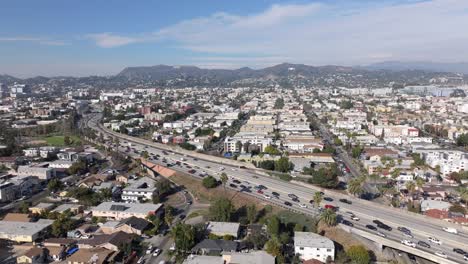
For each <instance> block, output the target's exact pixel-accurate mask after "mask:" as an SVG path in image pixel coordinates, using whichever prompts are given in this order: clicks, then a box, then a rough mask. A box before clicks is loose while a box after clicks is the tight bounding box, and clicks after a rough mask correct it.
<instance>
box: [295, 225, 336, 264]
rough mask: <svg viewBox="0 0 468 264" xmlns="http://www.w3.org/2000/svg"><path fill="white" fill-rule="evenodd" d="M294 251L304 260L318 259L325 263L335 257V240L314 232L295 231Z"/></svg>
mask: <svg viewBox="0 0 468 264" xmlns="http://www.w3.org/2000/svg"><path fill="white" fill-rule="evenodd" d="M294 252H295V253H296V254H299V256H300V258H301V259H302V260H311V259H316V260H319V261H321V262H323V263H325V262H327V260H331V261H333V260H334V259H335V245H334V244H333V241H331V240H330V239H328V238H326V237H324V236H321V235H318V234H315V233H312V232H294Z"/></svg>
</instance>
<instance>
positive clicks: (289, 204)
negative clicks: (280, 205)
mask: <svg viewBox="0 0 468 264" xmlns="http://www.w3.org/2000/svg"><path fill="white" fill-rule="evenodd" d="M284 205H286V206H292V203H290V202H288V201H286V202H284Z"/></svg>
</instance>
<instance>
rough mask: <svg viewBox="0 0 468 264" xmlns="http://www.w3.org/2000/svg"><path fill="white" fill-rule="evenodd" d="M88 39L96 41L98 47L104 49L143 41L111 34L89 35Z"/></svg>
mask: <svg viewBox="0 0 468 264" xmlns="http://www.w3.org/2000/svg"><path fill="white" fill-rule="evenodd" d="M86 38H88V39H92V40H94V41H95V42H96V45H98V46H99V47H102V48H113V47H119V46H124V45H128V44H132V43H136V42H141V41H142V39H138V38H132V37H123V36H119V35H114V34H111V33H99V34H88V35H86Z"/></svg>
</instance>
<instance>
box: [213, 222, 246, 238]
mask: <svg viewBox="0 0 468 264" xmlns="http://www.w3.org/2000/svg"><path fill="white" fill-rule="evenodd" d="M239 228H240V224H239V223H229V222H209V223H208V226H207V227H206V229H207V231H208V232H209V233H210V234H213V235H217V236H220V237H222V236H226V235H228V236H232V237H234V238H237V237H238V235H239Z"/></svg>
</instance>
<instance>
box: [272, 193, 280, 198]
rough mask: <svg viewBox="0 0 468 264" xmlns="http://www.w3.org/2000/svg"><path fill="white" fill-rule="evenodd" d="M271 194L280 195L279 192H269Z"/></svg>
mask: <svg viewBox="0 0 468 264" xmlns="http://www.w3.org/2000/svg"><path fill="white" fill-rule="evenodd" d="M271 195H273V196H276V197H279V196H280V194H279V193H277V192H271Z"/></svg>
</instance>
